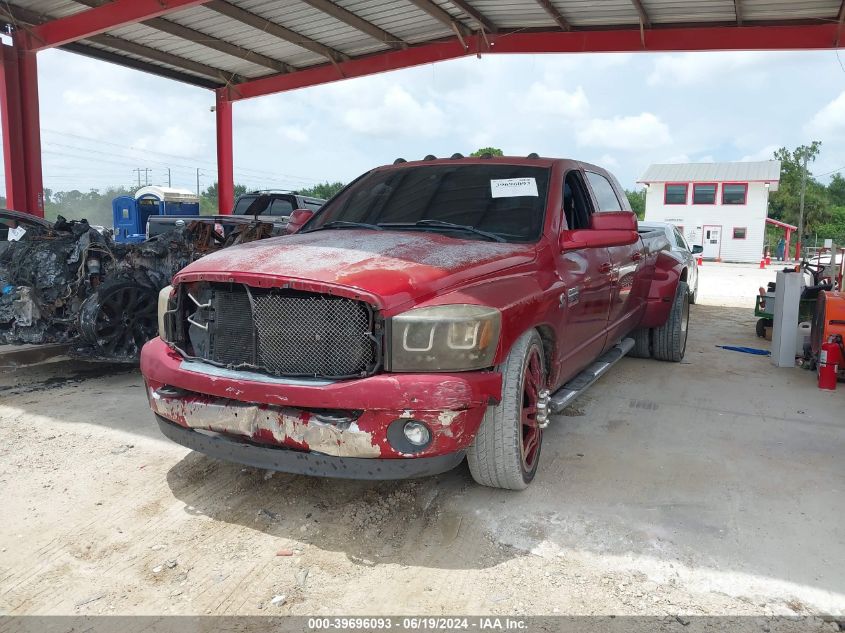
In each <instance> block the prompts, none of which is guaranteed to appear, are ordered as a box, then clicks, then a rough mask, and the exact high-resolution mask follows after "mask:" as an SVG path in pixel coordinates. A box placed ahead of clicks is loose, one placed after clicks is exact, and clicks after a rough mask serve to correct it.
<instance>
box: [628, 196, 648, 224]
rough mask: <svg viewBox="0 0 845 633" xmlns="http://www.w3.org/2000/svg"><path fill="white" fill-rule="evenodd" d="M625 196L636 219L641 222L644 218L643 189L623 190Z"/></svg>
mask: <svg viewBox="0 0 845 633" xmlns="http://www.w3.org/2000/svg"><path fill="white" fill-rule="evenodd" d="M625 195H626V196H628V203H629V204H630V205H631V208H632V209H633V210H634V213H636V214H637V217H638V218H639V219H640V220H642V219H643V218H645V189H639V190H633V191H629V190H627V189H626V190H625Z"/></svg>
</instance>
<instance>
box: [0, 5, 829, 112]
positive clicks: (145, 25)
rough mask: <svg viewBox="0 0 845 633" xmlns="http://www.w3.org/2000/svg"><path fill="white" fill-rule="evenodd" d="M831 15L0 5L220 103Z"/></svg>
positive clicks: (767, 34) (757, 10)
mask: <svg viewBox="0 0 845 633" xmlns="http://www.w3.org/2000/svg"><path fill="white" fill-rule="evenodd" d="M84 12H87V13H84ZM74 16H75V17H74ZM843 18H845V3H843V1H842V0H206V1H203V0H133V1H132V2H129V1H128V0H3V2H0V21H4V22H6V23H7V24H10V25H11V26H12V27H14V28H15V29H17V30H18V31H20V30H25V31H27V32H28V33H29V41H30V47H31V48H32V49H34V50H39V49H42V48H49V47H54V46H58V47H60V48H63V49H65V50H70V51H73V52H77V53H81V54H84V55H88V56H91V57H95V58H99V59H105V60H108V61H112V62H115V63H118V64H122V65H125V66H129V67H132V68H137V69H140V70H144V71H147V72H151V73H155V74H158V75H163V76H165V77H170V78H173V79H178V80H180V81H184V82H187V83H190V84H194V85H198V86H202V87H205V88H212V89H216V88H226V89H227V95H226V96H227V99H229V100H237V99H242V98H248V97H253V96H258V95H261V94H269V93H271V92H278V91H282V90H290V89H294V88H299V87H303V86H308V85H314V84H317V83H325V82H328V81H334V80H337V79H342V78H345V77H353V76H361V75H366V74H372V73H375V72H381V71H384V70H390V69H393V68H401V67H407V66H413V65H416V64H422V63H428V62H433V61H437V60H441V59H450V58H455V57H460V56H463V55H471V54H487V53H495V52H596V51H636V50H714V49H777V48H832V47H835V46H838V45H839V32H840V30H841V28H842V24H843Z"/></svg>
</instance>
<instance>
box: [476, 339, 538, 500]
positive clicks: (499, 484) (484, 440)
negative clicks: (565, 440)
mask: <svg viewBox="0 0 845 633" xmlns="http://www.w3.org/2000/svg"><path fill="white" fill-rule="evenodd" d="M501 372H502V401H501V402H500V403H499V404H498V405H495V406H489V407H487V411H486V412H485V413H484V419H483V420H482V421H481V426H480V427H479V428H478V433H477V434H476V436H475V439H474V440H473V442H472V444H471V445H470V447H469V449H468V450H467V462H468V463H469V471H470V473H472V478H473V479H475V481H476V482H478V483H479V484H481V485H483V486H490V487H491V488H504V489H506V490H524V489H525V488H527V487H528V484H530V483H531V481H532V480H533V479H534V475H535V474H536V473H537V465H538V463H539V462H540V448H541V446H542V443H543V430H542V429H541V428H540V425H539V422H538V421H537V402H538V398H539V393H540V391H542V390H543V389H545V387H546V362H545V356H544V354H543V343H542V341H541V340H540V335H539V334H538V333H537V331H536V330H531V331H530V332H526V333H525V334H523V335H522V336H521V337H520V338H519V340H517V342H516V343H514V346H513V348H512V349H511V351H510V354H508V357H507V360H505V362H504V364H503V365H502V367H501Z"/></svg>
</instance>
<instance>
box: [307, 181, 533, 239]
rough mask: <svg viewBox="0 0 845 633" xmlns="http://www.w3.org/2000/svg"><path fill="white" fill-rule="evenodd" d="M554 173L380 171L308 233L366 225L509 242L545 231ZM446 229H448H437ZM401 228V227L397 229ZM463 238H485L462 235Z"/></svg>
mask: <svg viewBox="0 0 845 633" xmlns="http://www.w3.org/2000/svg"><path fill="white" fill-rule="evenodd" d="M548 186H549V170H548V169H547V168H544V167H528V166H522V165H497V164H491V165H430V166H415V167H407V168H402V169H389V170H385V171H377V172H373V173H371V174H368V175H367V176H365V177H363V178H361V179H360V180H359V181H358V182H356V183H354V184H353V185H352V186H350V187H349V188H348V189H347V190H346V191H344V192H343V193H342V194H341V195H340V196H338V197H337V198H335V199H334V200H333V201H331V202H330V203H328V204H326V205H325V206H323V209H322V211H321V212H320V214H319V215H318V216H317V217H316V218H315V219H314V220H313V221H312V222H311V223H309V225H308V227H307V230H315V229H319V228H320V227H322V226H324V225H328V224H329V223H337V224H334V225H332V226H331V227H329V226H327V227H326V228H335V227H336V228H342V226H343V224H342V223H363V224H366V225H370V226H371V227H375V226H376V225H378V226H379V227H383V228H385V229H387V230H394V229H395V230H402V229H413V230H426V231H437V232H454V231H455V228H454V227H453V228H450V227H448V226H445V223H451V224H453V225H460V226H463V227H472V228H474V229H478V230H479V231H483V232H486V233H491V234H493V235H496V236H500V237H501V238H503V241H508V242H533V241H536V240H538V239H539V238H540V234H541V233H542V230H543V218H544V210H545V206H546V193H547V191H548ZM438 223H443V224H438ZM397 225H400V226H397ZM461 237H465V238H468V239H479V238H482V236H481V234H479V233H472V232H469V231H466V232H462V233H461Z"/></svg>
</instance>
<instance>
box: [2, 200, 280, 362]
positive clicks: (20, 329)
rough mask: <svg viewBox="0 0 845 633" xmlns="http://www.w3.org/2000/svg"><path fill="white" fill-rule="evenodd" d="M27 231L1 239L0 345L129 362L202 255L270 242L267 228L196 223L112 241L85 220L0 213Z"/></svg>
mask: <svg viewBox="0 0 845 633" xmlns="http://www.w3.org/2000/svg"><path fill="white" fill-rule="evenodd" d="M0 220H4V221H9V220H13V221H14V222H15V223H16V224H17V225H18V226H19V227H23V228H25V229H26V232H25V233H24V234H23V235H22V236H21V237H20V239H18V240H17V241H0V344H3V343H6V344H9V343H11V344H26V343H34V344H39V343H65V342H67V343H70V344H71V350H72V354H73V355H75V356H80V357H85V358H93V359H101V360H108V361H126V362H134V361H137V360H138V356H139V354H140V351H141V347H142V346H143V345H144V343H145V342H146V341H148V340H149V339H151V338H152V337H154V336H155V335H156V333H157V318H156V313H157V307H156V304H157V297H158V292H159V290H161V289H162V288H164V287H165V286H166V285H167V284H168V283H170V279H171V278H172V277H173V275H174V274H175V273H176V272H177V271H179V270H180V269H181V268H184V267H185V266H187V265H188V264H189V263H191V262H192V261H194V260H195V259H198V258H199V257H202V256H203V255H205V254H207V253H210V252H213V251H216V250H219V249H221V248H226V247H227V246H230V245H233V244H238V243H242V242H249V241H253V240H257V239H263V238H265V237H270V236H271V235H272V234H274V233H275V231H274V225H272V224H268V223H265V222H261V221H253V222H239V223H236V224H234V226H231V227H221V226H220V224H219V223H217V224H216V225H215V222H213V221H211V222H209V221H203V219H202V218H198V219H197V220H195V221H191V222H188V223H185V224H184V226H176V227H175V228H173V229H172V230H170V231H168V232H167V233H162V234H160V235H156V236H155V237H152V238H150V239H148V240H146V241H144V242H141V243H140V244H119V243H116V242H114V240H113V239H112V238H111V234H110V232H108V231H103V232H101V231H99V230H97V229H95V228H93V227H91V226H90V225H89V224H88V222H87V220H79V221H75V220H73V221H68V220H66V219H65V218H63V217H61V216H59V217H58V219H57V220H56V222H55V223H53V224H52V225H50V224H49V223H47V222H43V221H37V222H36V221H28V220H24V219H23V218H22V217H21V214H17V213H14V212H6V211H0Z"/></svg>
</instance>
